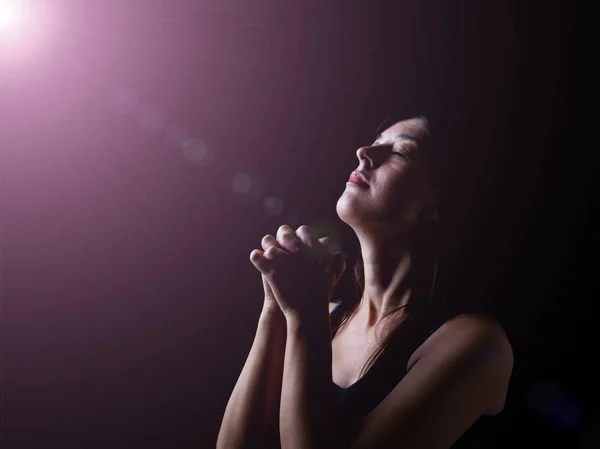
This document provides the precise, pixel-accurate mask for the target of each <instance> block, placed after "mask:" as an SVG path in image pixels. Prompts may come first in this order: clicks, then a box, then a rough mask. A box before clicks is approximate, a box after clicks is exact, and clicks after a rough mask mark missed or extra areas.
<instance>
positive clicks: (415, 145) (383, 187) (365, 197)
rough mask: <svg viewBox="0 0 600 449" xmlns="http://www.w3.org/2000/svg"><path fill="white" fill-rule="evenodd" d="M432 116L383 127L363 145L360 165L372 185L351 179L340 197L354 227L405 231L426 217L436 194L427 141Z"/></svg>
mask: <svg viewBox="0 0 600 449" xmlns="http://www.w3.org/2000/svg"><path fill="white" fill-rule="evenodd" d="M426 136H427V122H426V121H425V120H424V119H422V118H412V119H408V120H403V121H400V122H397V123H395V124H393V125H392V126H390V127H389V128H387V129H386V130H385V131H383V132H382V133H381V134H380V135H379V137H378V138H377V139H376V140H375V142H374V143H373V144H372V145H369V146H364V147H361V148H359V149H358V151H357V152H356V156H357V157H358V161H359V166H358V168H357V169H356V171H358V172H360V173H361V174H363V175H364V177H365V178H366V180H367V182H368V185H367V186H365V185H358V184H352V183H348V184H346V189H345V190H344V193H343V194H342V196H341V197H340V199H339V200H338V202H337V206H336V210H337V214H338V216H339V217H340V219H341V220H342V221H344V222H346V223H347V224H348V225H350V226H351V227H354V228H356V227H360V228H361V229H372V230H374V231H386V232H390V233H392V234H400V235H402V234H405V233H406V232H407V231H409V230H411V229H412V228H413V226H414V225H415V224H417V223H418V222H419V220H420V219H422V218H423V216H422V212H423V211H424V210H425V208H426V207H427V205H428V204H429V201H430V199H431V188H430V181H429V165H428V158H427V153H426V152H424V151H423V148H422V144H423V142H424V139H426Z"/></svg>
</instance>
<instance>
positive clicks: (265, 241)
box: [260, 234, 285, 251]
mask: <svg viewBox="0 0 600 449" xmlns="http://www.w3.org/2000/svg"><path fill="white" fill-rule="evenodd" d="M260 245H261V246H262V249H263V250H264V251H266V250H267V249H269V247H271V246H274V247H275V248H280V249H282V250H285V248H283V247H282V246H281V245H280V244H279V242H278V241H277V239H276V238H275V237H273V236H272V235H271V234H267V235H265V236H264V237H263V238H262V240H261V241H260Z"/></svg>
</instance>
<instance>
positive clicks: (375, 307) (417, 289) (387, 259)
mask: <svg viewBox="0 0 600 449" xmlns="http://www.w3.org/2000/svg"><path fill="white" fill-rule="evenodd" d="M359 240H360V243H361V255H362V260H363V264H364V281H365V283H364V291H363V296H362V298H361V301H360V304H359V306H358V311H357V313H358V317H359V319H358V324H359V326H360V327H361V328H363V329H364V330H365V331H368V330H370V329H372V328H376V327H378V325H379V324H380V323H382V322H383V321H384V320H385V317H386V315H387V314H389V313H390V312H393V311H395V310H398V309H401V310H402V312H400V313H401V314H404V313H405V310H406V307H407V306H408V304H409V303H410V304H411V305H412V304H413V302H414V301H423V300H424V299H425V298H427V297H428V294H429V286H430V285H431V282H432V279H433V261H432V260H431V258H429V260H428V258H426V257H423V256H421V255H420V254H419V253H418V252H417V249H416V248H414V247H412V246H411V245H409V244H408V243H407V242H404V241H396V242H395V243H394V244H390V242H389V241H388V242H385V241H380V242H375V241H372V240H370V241H369V240H367V239H364V238H363V239H360V237H359Z"/></svg>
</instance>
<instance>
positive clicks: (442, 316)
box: [330, 303, 489, 448]
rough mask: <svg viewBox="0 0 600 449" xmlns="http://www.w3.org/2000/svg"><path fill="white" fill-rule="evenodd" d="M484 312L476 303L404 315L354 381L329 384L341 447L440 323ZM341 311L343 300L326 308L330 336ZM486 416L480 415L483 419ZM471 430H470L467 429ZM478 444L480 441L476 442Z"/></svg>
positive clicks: (464, 439)
mask: <svg viewBox="0 0 600 449" xmlns="http://www.w3.org/2000/svg"><path fill="white" fill-rule="evenodd" d="M469 312H479V313H485V311H483V310H481V309H480V308H478V307H474V306H467V307H462V308H460V309H455V310H453V311H450V310H449V311H443V312H441V313H438V314H436V315H432V314H430V315H423V316H420V317H418V318H416V317H415V318H414V319H413V320H412V321H411V320H410V319H407V320H406V322H405V323H403V324H402V326H400V328H399V329H398V332H396V333H395V334H394V336H393V337H391V340H390V342H389V344H388V346H387V348H386V349H385V351H384V352H383V353H382V354H381V355H380V356H379V357H378V358H377V359H376V360H375V362H374V363H373V364H372V365H371V368H369V370H368V371H367V372H366V373H364V375H363V376H362V377H360V378H359V379H358V380H357V381H356V382H355V383H354V384H352V385H350V386H349V387H348V388H342V387H339V386H338V385H336V384H335V383H334V384H333V394H334V398H333V401H334V405H333V407H334V408H333V410H334V415H335V417H336V425H337V428H338V429H339V430H338V436H337V437H338V439H339V440H341V441H342V442H343V443H342V445H341V447H348V445H349V443H350V442H351V441H352V440H353V439H354V437H355V435H356V432H357V430H358V424H359V422H360V421H361V420H362V419H363V418H364V417H365V416H366V415H368V414H369V413H370V412H371V411H372V410H373V409H374V408H375V407H376V406H377V405H378V404H379V403H380V402H381V401H382V400H383V399H384V398H385V397H386V396H387V395H388V394H389V393H390V392H391V391H392V390H393V389H394V387H395V386H396V385H397V384H398V382H400V381H401V380H402V378H403V377H404V376H405V375H406V366H407V364H408V360H409V359H410V357H411V355H412V354H413V352H414V351H415V350H416V349H417V348H418V347H419V346H420V345H421V344H422V343H423V342H424V341H425V340H426V339H427V338H428V337H429V336H430V335H431V334H432V333H433V332H434V331H435V330H436V329H437V328H438V327H439V326H441V325H442V324H444V323H445V322H446V321H447V320H449V319H451V318H452V317H454V316H456V315H458V314H460V313H469ZM344 315H345V310H344V304H343V303H339V304H338V305H336V306H335V307H334V308H333V309H332V310H331V312H330V317H331V323H332V329H333V330H334V332H332V338H333V336H335V331H336V330H337V328H338V326H339V324H340V322H341V320H342V319H343V317H344ZM486 418H489V417H487V416H485V417H482V419H483V420H484V421H486ZM470 433H471V434H472V433H473V432H470ZM468 439H469V438H467V437H465V436H463V438H461V439H460V440H459V441H457V442H456V443H455V445H453V446H452V447H453V448H458V447H459V446H460V447H461V448H462V447H471V446H470V445H469V444H466V443H467V440H468ZM479 444H480V443H479Z"/></svg>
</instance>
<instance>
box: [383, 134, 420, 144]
mask: <svg viewBox="0 0 600 449" xmlns="http://www.w3.org/2000/svg"><path fill="white" fill-rule="evenodd" d="M381 137H382V136H381V133H379V134H377V136H376V137H375V140H379V139H381ZM394 139H400V140H410V141H412V142H416V141H417V139H415V138H414V137H413V136H410V135H408V134H395V135H394Z"/></svg>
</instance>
